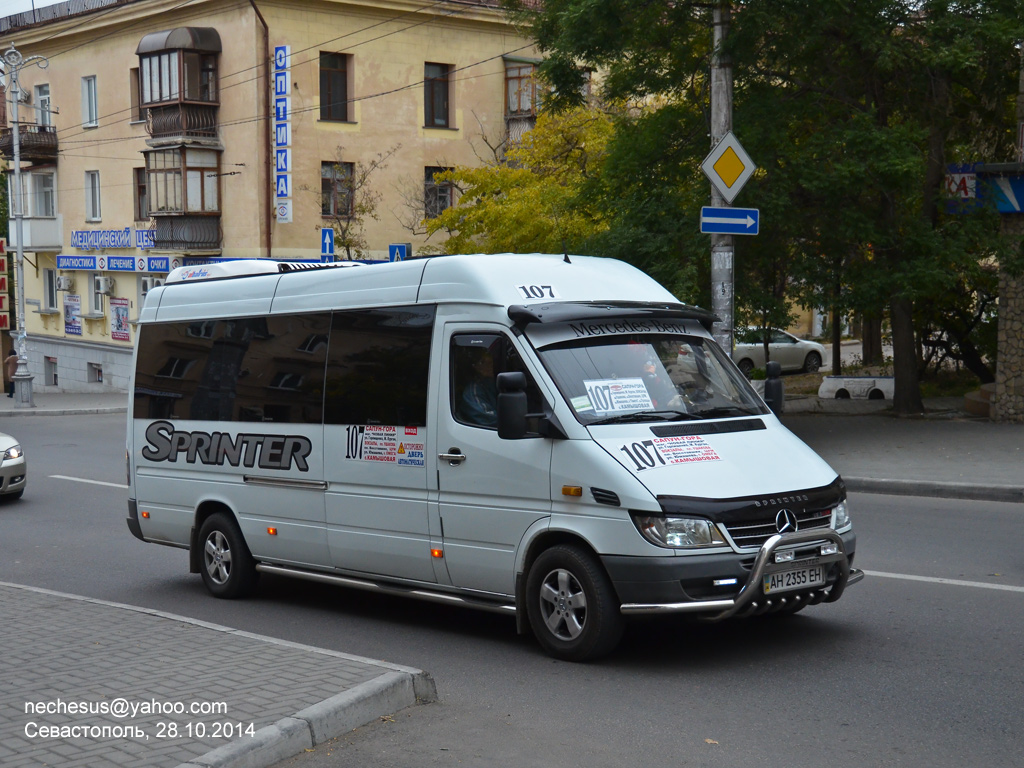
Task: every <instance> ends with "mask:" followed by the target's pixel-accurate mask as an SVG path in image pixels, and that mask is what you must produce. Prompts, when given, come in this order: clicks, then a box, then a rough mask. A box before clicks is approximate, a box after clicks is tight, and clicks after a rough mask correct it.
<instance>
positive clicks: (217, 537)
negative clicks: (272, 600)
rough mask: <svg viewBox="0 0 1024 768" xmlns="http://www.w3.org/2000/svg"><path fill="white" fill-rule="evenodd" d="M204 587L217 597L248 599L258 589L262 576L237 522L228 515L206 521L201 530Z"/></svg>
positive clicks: (219, 515)
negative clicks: (257, 580) (256, 587)
mask: <svg viewBox="0 0 1024 768" xmlns="http://www.w3.org/2000/svg"><path fill="white" fill-rule="evenodd" d="M199 546H200V547H202V554H203V565H202V568H200V571H201V572H202V574H203V583H205V584H206V588H207V589H208V590H210V592H211V593H212V594H213V595H214V597H223V598H229V599H230V598H234V597H245V596H246V595H248V594H249V593H250V592H252V590H253V588H254V587H255V586H256V579H257V578H258V577H259V573H257V571H256V563H255V561H254V560H253V559H252V554H251V553H250V552H249V547H247V546H246V545H245V539H244V538H243V537H242V532H241V531H240V530H238V524H237V523H235V519H234V518H233V517H232V516H231V515H229V514H227V513H226V512H217V513H216V514H213V515H210V516H209V517H208V518H206V521H205V522H204V523H203V527H202V528H200V529H199Z"/></svg>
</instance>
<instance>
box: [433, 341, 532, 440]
mask: <svg viewBox="0 0 1024 768" xmlns="http://www.w3.org/2000/svg"><path fill="white" fill-rule="evenodd" d="M510 372H520V373H525V374H526V410H527V412H529V413H534V414H536V413H540V412H542V411H543V410H544V398H543V397H542V396H541V394H540V390H539V389H538V388H537V384H536V383H535V382H534V381H533V377H532V376H531V375H530V372H529V371H527V370H526V366H525V365H523V360H522V358H521V357H520V356H519V353H518V352H517V351H516V348H515V347H514V346H513V345H512V343H511V342H510V341H509V340H508V338H507V337H505V336H504V335H502V334H493V333H460V334H457V335H455V336H452V342H451V388H450V392H449V396H450V400H451V408H452V415H453V416H454V417H455V420H456V421H459V422H461V423H463V424H468V425H470V426H474V427H486V428H490V429H497V426H498V412H497V405H498V399H497V398H498V388H497V384H496V379H497V376H498V374H499V373H510Z"/></svg>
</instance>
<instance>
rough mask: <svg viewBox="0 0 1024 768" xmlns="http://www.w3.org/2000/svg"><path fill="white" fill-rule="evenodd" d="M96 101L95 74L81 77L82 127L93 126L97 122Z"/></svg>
mask: <svg viewBox="0 0 1024 768" xmlns="http://www.w3.org/2000/svg"><path fill="white" fill-rule="evenodd" d="M99 119H100V117H99V107H98V105H97V102H96V75H90V76H89V77H83V78H82V127H83V128H95V127H96V126H97V125H98V124H99Z"/></svg>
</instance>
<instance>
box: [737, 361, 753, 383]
mask: <svg viewBox="0 0 1024 768" xmlns="http://www.w3.org/2000/svg"><path fill="white" fill-rule="evenodd" d="M736 367H737V368H739V369H740V373H742V374H743V375H744V376H746V377H747V378H748V379H749V378H750V372H751V371H753V370H754V362H753V361H752V360H750V359H749V358H746V357H745V358H743V359H742V360H740V361H739V362H738V363H736Z"/></svg>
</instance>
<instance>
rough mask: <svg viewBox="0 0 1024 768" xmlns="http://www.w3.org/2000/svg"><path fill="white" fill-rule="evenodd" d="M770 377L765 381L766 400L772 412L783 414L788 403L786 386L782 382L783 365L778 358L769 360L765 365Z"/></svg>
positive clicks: (777, 414)
mask: <svg viewBox="0 0 1024 768" xmlns="http://www.w3.org/2000/svg"><path fill="white" fill-rule="evenodd" d="M765 373H766V374H767V375H768V378H767V379H766V380H765V382H764V402H765V404H766V405H767V406H768V407H769V408H771V409H772V413H774V414H775V415H776V416H781V415H782V411H783V409H784V408H785V403H786V388H785V385H784V384H783V383H782V366H781V365H780V364H779V361H778V360H769V361H768V364H767V365H766V366H765Z"/></svg>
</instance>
